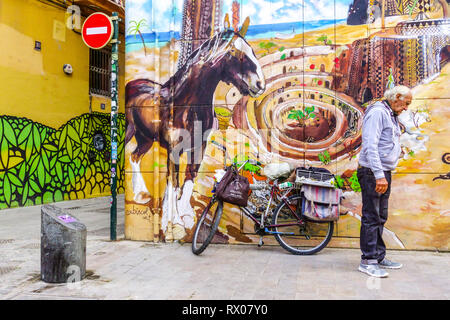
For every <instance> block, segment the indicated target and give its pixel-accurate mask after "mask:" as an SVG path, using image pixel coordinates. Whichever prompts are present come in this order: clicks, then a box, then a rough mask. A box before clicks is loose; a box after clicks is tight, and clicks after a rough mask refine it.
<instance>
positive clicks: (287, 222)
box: [192, 142, 334, 255]
mask: <svg viewBox="0 0 450 320" xmlns="http://www.w3.org/2000/svg"><path fill="white" fill-rule="evenodd" d="M213 143H214V142H213ZM215 144H216V145H217V143H215ZM219 146H220V145H219ZM220 147H222V148H224V152H225V154H226V148H225V147H224V146H220ZM247 163H250V164H252V165H257V166H261V163H259V162H258V161H255V160H251V159H248V160H246V161H243V162H235V163H233V164H231V165H230V166H234V167H235V168H236V169H237V170H238V172H240V171H241V170H242V169H243V168H244V167H245V165H246V164H247ZM238 166H239V168H238ZM225 168H227V166H226V160H225ZM291 173H292V172H291ZM280 179H281V180H282V176H278V177H275V179H274V180H272V181H269V182H267V180H266V182H265V183H263V184H251V185H250V189H251V190H252V192H255V191H257V190H262V189H263V188H267V187H269V189H270V196H269V200H268V204H267V206H266V208H264V209H265V210H264V211H263V212H262V213H261V215H260V216H259V215H258V213H257V212H251V210H250V209H248V205H247V207H239V208H240V210H241V211H242V212H243V213H244V215H245V216H247V217H248V218H249V219H250V220H252V221H253V222H254V224H255V225H254V229H255V233H256V234H257V235H259V236H260V240H259V244H258V246H259V247H261V246H262V245H263V244H264V242H263V237H264V236H266V235H273V236H274V237H275V239H276V240H277V241H278V243H279V244H280V246H281V247H282V248H284V249H285V250H287V251H288V252H290V253H292V254H296V255H312V254H315V253H317V252H319V251H321V250H322V249H323V248H325V247H326V246H327V245H328V243H329V242H330V240H331V238H332V236H333V230H334V223H333V222H318V221H313V220H310V219H308V218H307V217H306V216H304V215H303V208H304V201H303V199H304V197H303V195H302V193H301V192H300V191H299V190H298V189H296V188H295V187H288V188H286V189H285V188H283V185H282V184H280V183H279V180H280ZM215 185H216V183H215ZM214 189H215V186H214ZM214 189H213V190H214ZM275 205H276V207H275V208H274V209H273V207H274V206H275ZM222 213H223V202H222V201H221V200H219V199H217V198H216V196H215V194H214V193H213V195H212V197H211V199H210V201H209V203H208V204H207V206H206V207H205V209H204V210H203V212H202V214H201V216H200V219H199V221H198V223H197V225H196V228H195V231H194V236H193V239H192V252H193V253H194V254H196V255H199V254H201V253H202V252H203V251H204V250H205V249H206V247H207V246H208V245H209V244H210V243H211V241H212V240H213V239H214V236H215V235H216V231H217V229H218V226H219V222H220V219H221V217H222ZM258 216H259V220H258V218H257V217H258ZM270 218H271V219H272V221H271V222H269V220H270Z"/></svg>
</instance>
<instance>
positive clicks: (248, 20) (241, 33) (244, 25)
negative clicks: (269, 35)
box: [239, 17, 250, 38]
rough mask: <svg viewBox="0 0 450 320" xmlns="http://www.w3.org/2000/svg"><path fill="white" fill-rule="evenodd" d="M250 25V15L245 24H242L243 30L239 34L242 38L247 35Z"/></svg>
mask: <svg viewBox="0 0 450 320" xmlns="http://www.w3.org/2000/svg"><path fill="white" fill-rule="evenodd" d="M249 25H250V17H247V18H246V19H245V21H244V24H243V25H242V28H241V30H240V31H239V34H240V35H241V37H242V38H244V37H245V35H246V34H247V30H248V26H249Z"/></svg>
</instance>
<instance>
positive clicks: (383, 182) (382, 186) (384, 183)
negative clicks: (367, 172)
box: [375, 178, 389, 194]
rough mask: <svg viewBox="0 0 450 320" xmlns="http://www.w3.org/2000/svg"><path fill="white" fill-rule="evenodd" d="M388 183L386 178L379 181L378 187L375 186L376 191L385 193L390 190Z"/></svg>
mask: <svg viewBox="0 0 450 320" xmlns="http://www.w3.org/2000/svg"><path fill="white" fill-rule="evenodd" d="M388 186H389V184H388V182H387V180H386V178H381V179H377V185H376V186H375V191H376V192H378V193H381V194H383V193H385V192H386V191H387V189H388Z"/></svg>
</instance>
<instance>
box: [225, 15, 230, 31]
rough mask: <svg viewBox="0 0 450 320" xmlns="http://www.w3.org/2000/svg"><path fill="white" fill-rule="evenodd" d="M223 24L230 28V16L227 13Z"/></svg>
mask: <svg viewBox="0 0 450 320" xmlns="http://www.w3.org/2000/svg"><path fill="white" fill-rule="evenodd" d="M223 26H224V28H225V29H226V30H228V29H230V27H231V24H230V16H229V15H228V13H227V14H225V18H224V19H223Z"/></svg>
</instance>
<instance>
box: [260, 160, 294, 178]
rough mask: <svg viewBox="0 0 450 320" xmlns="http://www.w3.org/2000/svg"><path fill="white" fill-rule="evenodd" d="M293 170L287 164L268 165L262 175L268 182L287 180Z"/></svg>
mask: <svg viewBox="0 0 450 320" xmlns="http://www.w3.org/2000/svg"><path fill="white" fill-rule="evenodd" d="M293 170H294V169H292V168H291V166H290V164H289V163H287V162H279V163H269V164H268V165H266V166H265V167H264V169H263V174H264V175H265V176H266V177H267V178H269V179H270V180H275V179H278V178H282V177H283V178H288V177H289V176H290V175H291V173H292V171H293Z"/></svg>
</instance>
